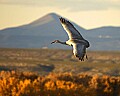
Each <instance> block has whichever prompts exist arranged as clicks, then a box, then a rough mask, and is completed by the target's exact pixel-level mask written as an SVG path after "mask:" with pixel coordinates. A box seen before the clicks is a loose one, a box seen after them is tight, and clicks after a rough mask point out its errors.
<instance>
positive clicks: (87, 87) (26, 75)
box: [0, 71, 120, 96]
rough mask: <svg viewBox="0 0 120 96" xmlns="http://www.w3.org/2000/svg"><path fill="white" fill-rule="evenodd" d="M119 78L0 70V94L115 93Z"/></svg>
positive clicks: (74, 95)
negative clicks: (39, 74)
mask: <svg viewBox="0 0 120 96" xmlns="http://www.w3.org/2000/svg"><path fill="white" fill-rule="evenodd" d="M119 95H120V77H114V76H112V77H110V76H102V77H99V76H97V75H95V76H89V75H87V74H79V75H73V74H71V73H64V74H55V73H51V74H49V75H47V76H38V75H36V74H34V73H30V72H22V73H21V72H16V71H11V72H10V71H1V72H0V96H119Z"/></svg>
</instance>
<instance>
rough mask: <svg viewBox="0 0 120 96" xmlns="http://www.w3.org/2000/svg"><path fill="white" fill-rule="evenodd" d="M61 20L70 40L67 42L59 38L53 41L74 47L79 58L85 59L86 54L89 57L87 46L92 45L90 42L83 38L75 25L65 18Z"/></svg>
mask: <svg viewBox="0 0 120 96" xmlns="http://www.w3.org/2000/svg"><path fill="white" fill-rule="evenodd" d="M59 19H60V22H61V24H62V26H63V28H64V29H65V31H66V32H67V34H68V37H69V40H68V41H66V42H61V41H59V40H55V41H53V42H52V43H51V44H53V43H60V44H65V45H69V46H72V47H73V54H74V56H75V57H77V58H78V59H79V60H81V61H84V56H86V59H88V57H87V54H86V48H88V47H89V46H90V44H89V42H88V41H87V40H85V39H84V38H83V36H82V35H81V34H80V32H79V31H78V30H77V29H76V28H75V27H74V26H73V24H72V23H71V22H69V21H68V20H66V19H64V18H62V17H61V18H59Z"/></svg>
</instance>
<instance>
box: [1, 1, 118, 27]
mask: <svg viewBox="0 0 120 96" xmlns="http://www.w3.org/2000/svg"><path fill="white" fill-rule="evenodd" d="M50 12H55V13H57V14H59V15H61V16H64V17H66V18H68V19H70V20H71V21H74V22H75V23H77V24H79V25H80V26H82V27H84V28H86V29H89V28H95V27H101V26H120V0H0V29H3V28H6V27H13V26H19V25H23V24H27V23H30V22H32V21H34V20H36V19H38V18H40V17H42V16H44V15H46V14H48V13H50Z"/></svg>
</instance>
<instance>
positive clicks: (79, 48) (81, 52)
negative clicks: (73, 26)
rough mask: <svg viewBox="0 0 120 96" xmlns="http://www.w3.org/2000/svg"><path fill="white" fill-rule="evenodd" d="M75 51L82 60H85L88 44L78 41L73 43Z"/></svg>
mask: <svg viewBox="0 0 120 96" xmlns="http://www.w3.org/2000/svg"><path fill="white" fill-rule="evenodd" d="M73 53H74V55H75V56H76V57H77V58H79V59H80V60H81V61H82V60H84V56H85V54H86V46H85V45H84V44H82V43H77V44H74V45H73Z"/></svg>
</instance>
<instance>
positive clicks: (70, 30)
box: [60, 17, 84, 40]
mask: <svg viewBox="0 0 120 96" xmlns="http://www.w3.org/2000/svg"><path fill="white" fill-rule="evenodd" d="M60 21H61V23H62V26H63V28H64V29H65V30H66V32H67V34H68V36H69V39H81V40H82V39H84V38H83V37H82V35H81V34H80V33H79V32H78V30H77V29H76V28H75V27H74V26H73V24H72V23H70V22H69V21H67V20H66V19H64V18H62V17H61V18H60Z"/></svg>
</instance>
